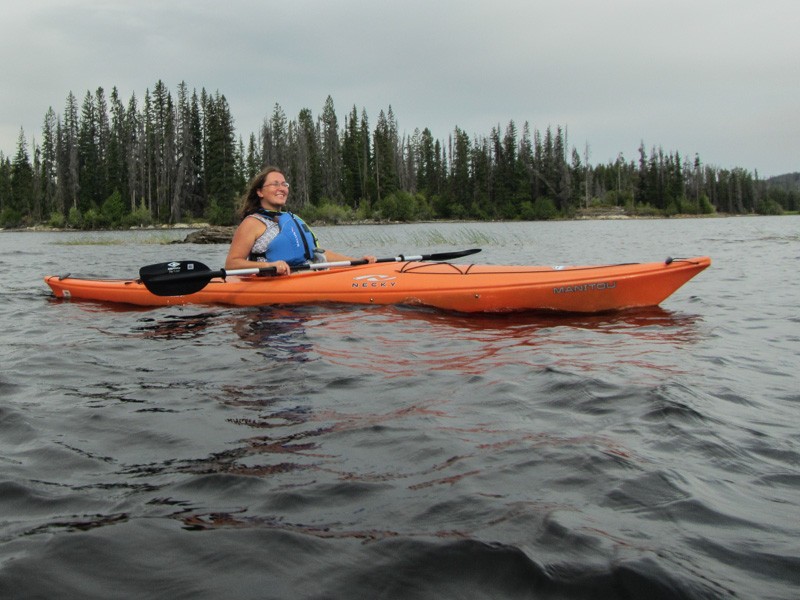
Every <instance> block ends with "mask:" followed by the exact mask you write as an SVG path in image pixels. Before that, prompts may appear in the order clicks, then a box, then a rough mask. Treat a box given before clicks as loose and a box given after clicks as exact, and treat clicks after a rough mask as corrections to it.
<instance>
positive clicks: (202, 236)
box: [183, 227, 236, 244]
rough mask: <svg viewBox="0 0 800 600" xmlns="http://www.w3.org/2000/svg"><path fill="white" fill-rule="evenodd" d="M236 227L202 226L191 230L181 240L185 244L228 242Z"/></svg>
mask: <svg viewBox="0 0 800 600" xmlns="http://www.w3.org/2000/svg"><path fill="white" fill-rule="evenodd" d="M234 231H236V227H204V228H203V229H198V230H197V231H193V232H192V233H190V234H189V235H187V236H186V238H185V239H184V240H183V243H185V244H230V243H231V240H232V239H233V232H234Z"/></svg>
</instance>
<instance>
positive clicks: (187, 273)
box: [139, 260, 219, 296]
mask: <svg viewBox="0 0 800 600" xmlns="http://www.w3.org/2000/svg"><path fill="white" fill-rule="evenodd" d="M218 275H219V273H217V272H214V271H211V269H209V268H208V267H207V266H206V265H204V264H203V263H201V262H197V261H196V260H184V261H177V260H175V261H172V262H168V263H159V264H157V265H148V266H146V267H142V268H141V269H139V278H140V279H141V280H142V283H143V284H144V286H145V287H146V288H147V289H148V290H150V291H151V292H152V293H153V294H155V295H156V296H185V295H187V294H194V293H195V292H199V291H200V290H202V289H203V288H204V287H206V285H208V282H209V281H211V279H213V278H214V277H217V276H218Z"/></svg>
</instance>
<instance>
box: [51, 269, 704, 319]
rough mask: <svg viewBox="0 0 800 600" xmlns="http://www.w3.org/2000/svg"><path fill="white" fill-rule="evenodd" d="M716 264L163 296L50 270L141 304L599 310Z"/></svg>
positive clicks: (264, 286)
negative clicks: (348, 304) (413, 306)
mask: <svg viewBox="0 0 800 600" xmlns="http://www.w3.org/2000/svg"><path fill="white" fill-rule="evenodd" d="M710 264H711V259H710V258H708V257H705V256H702V257H695V258H681V259H667V260H666V261H663V262H652V263H631V264H619V265H604V266H558V267H536V266H528V267H526V266H493V265H474V264H471V265H458V264H451V263H448V262H434V263H428V262H414V261H408V262H403V263H394V264H383V263H378V264H375V263H373V264H366V265H358V266H352V267H347V268H332V269H328V270H319V271H303V272H296V273H292V274H291V275H287V276H281V277H259V276H254V275H246V276H233V275H231V276H228V277H227V278H226V279H224V280H223V279H220V278H213V279H211V280H210V281H209V282H208V284H207V285H206V286H205V287H204V288H203V289H202V290H200V291H198V292H195V293H191V294H187V295H180V296H158V295H155V294H153V293H151V292H150V291H149V290H148V289H147V288H146V287H145V286H144V284H142V282H141V281H140V280H138V279H86V278H79V277H70V276H69V275H66V276H56V275H49V276H47V277H45V281H46V282H47V284H48V285H49V286H50V288H51V289H52V290H53V293H54V294H55V296H56V297H57V298H71V299H76V300H77V299H80V300H94V301H100V302H113V303H124V304H132V305H138V306H167V305H173V304H228V305H239V306H258V305H270V304H315V303H321V302H340V303H351V304H405V305H420V306H430V307H435V308H439V309H444V310H452V311H458V312H464V313H475V312H512V311H538V310H542V311H560V312H575V313H595V312H604V311H614V310H622V309H626V308H635V307H645V306H656V305H658V304H660V303H661V302H662V301H664V300H665V299H666V298H667V297H668V296H670V295H671V294H672V293H673V292H675V290H677V289H678V288H679V287H681V286H682V285H683V284H684V283H686V282H687V281H689V280H690V279H691V278H692V277H694V276H695V275H697V274H698V273H699V272H700V271H702V270H703V269H705V268H706V267H708V266H709V265H710Z"/></svg>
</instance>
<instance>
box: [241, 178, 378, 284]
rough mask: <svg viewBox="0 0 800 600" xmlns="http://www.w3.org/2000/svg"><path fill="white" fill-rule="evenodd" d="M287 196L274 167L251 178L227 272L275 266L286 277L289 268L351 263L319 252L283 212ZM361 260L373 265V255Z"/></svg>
mask: <svg viewBox="0 0 800 600" xmlns="http://www.w3.org/2000/svg"><path fill="white" fill-rule="evenodd" d="M288 197H289V184H288V183H287V182H286V178H285V177H284V175H283V172H282V171H281V170H280V169H278V168H277V167H267V168H265V169H264V170H263V171H261V173H259V174H258V175H256V176H255V177H254V178H253V180H252V181H251V182H250V187H249V188H248V191H247V194H246V195H245V196H244V197H243V198H242V206H241V209H240V213H241V217H242V222H241V223H240V224H239V227H237V228H236V232H235V233H234V234H233V240H232V241H231V247H230V249H229V250H228V257H227V258H226V259H225V268H226V269H249V268H253V267H258V268H264V267H275V271H276V273H277V274H278V275H288V274H289V273H290V271H291V267H290V265H297V264H302V263H304V262H321V261H326V260H352V259H350V257H347V256H343V255H340V254H336V253H335V252H328V253H327V255H326V253H325V251H324V250H320V249H319V248H318V247H317V243H316V242H317V240H316V237H315V236H314V234H313V233H311V230H310V229H309V228H308V226H307V225H306V224H305V223H304V222H303V221H302V220H301V219H300V218H298V217H296V216H295V215H293V214H292V213H290V212H284V210H283V209H284V208H285V206H286V200H287V198H288ZM364 259H365V260H367V261H368V262H375V257H374V256H365V257H364Z"/></svg>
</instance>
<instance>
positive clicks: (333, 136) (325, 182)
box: [312, 96, 343, 202]
mask: <svg viewBox="0 0 800 600" xmlns="http://www.w3.org/2000/svg"><path fill="white" fill-rule="evenodd" d="M319 124H320V145H319V150H317V149H316V148H312V150H313V151H315V152H318V153H319V158H318V161H319V165H320V168H319V172H320V179H321V182H320V189H319V193H321V195H322V196H323V197H325V198H328V199H329V200H333V201H334V202H341V200H342V198H343V195H342V168H343V161H342V148H341V143H340V141H339V124H338V121H337V119H336V111H335V110H334V107H333V98H331V97H330V96H328V97H327V99H326V100H325V107H324V108H323V109H322V115H321V116H320V123H319ZM316 162H317V157H316V156H314V155H312V164H314V163H316ZM313 175H315V173H312V181H313V180H314V179H316V177H313ZM316 189H317V186H316V185H312V190H313V192H316Z"/></svg>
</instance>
